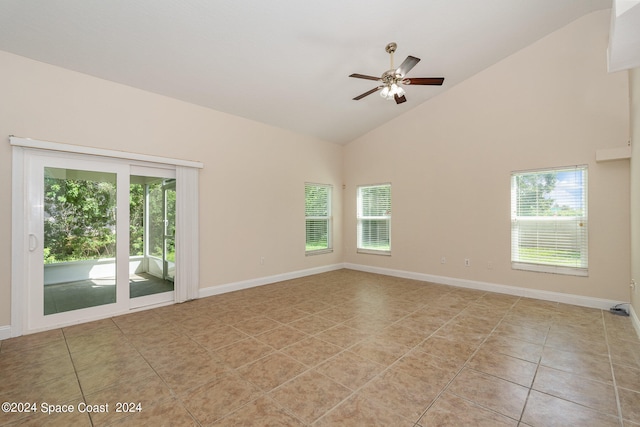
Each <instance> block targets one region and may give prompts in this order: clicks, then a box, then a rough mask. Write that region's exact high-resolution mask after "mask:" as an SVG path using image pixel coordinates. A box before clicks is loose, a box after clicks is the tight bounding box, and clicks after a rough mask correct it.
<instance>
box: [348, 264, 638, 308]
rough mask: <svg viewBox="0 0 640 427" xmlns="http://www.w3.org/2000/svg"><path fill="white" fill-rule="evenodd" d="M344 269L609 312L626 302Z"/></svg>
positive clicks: (404, 273)
mask: <svg viewBox="0 0 640 427" xmlns="http://www.w3.org/2000/svg"><path fill="white" fill-rule="evenodd" d="M344 268H349V269H352V270H359V271H365V272H369V273H377V274H384V275H387V276H393V277H402V278H405V279H414V280H421V281H424V282H431V283H438V284H441V285H450V286H458V287H461V288H468V289H477V290H481V291H488V292H496V293H500V294H508V295H515V296H520V297H526V298H535V299H540V300H545V301H554V302H561V303H564V304H572V305H579V306H582V307H592V308H599V309H601V310H609V308H611V307H613V306H614V305H616V304H620V303H624V302H626V301H614V300H608V299H603V298H594V297H586V296H582V295H573V294H563V293H561V292H552V291H542V290H537V289H529V288H520V287H517V286H508V285H499V284H496V283H488V282H479V281H476V280H467V279H456V278H454V277H446V276H436V275H433V274H425V273H414V272H411V271H403V270H392V269H388V268H380V267H371V266H368V265H360V264H350V263H345V264H344Z"/></svg>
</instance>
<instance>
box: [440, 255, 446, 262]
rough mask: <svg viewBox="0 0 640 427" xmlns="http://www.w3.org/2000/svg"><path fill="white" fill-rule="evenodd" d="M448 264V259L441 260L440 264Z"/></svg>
mask: <svg viewBox="0 0 640 427" xmlns="http://www.w3.org/2000/svg"><path fill="white" fill-rule="evenodd" d="M446 263H447V257H444V256H443V257H442V258H440V264H446Z"/></svg>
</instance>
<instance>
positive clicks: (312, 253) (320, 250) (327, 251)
mask: <svg viewBox="0 0 640 427" xmlns="http://www.w3.org/2000/svg"><path fill="white" fill-rule="evenodd" d="M332 252H333V249H332V248H329V249H318V250H316V251H307V252H305V253H304V256H313V255H322V254H330V253H332Z"/></svg>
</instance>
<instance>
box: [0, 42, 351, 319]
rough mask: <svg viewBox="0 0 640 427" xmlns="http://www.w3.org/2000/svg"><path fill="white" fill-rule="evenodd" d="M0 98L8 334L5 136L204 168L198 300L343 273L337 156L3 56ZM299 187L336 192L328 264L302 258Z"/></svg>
mask: <svg viewBox="0 0 640 427" xmlns="http://www.w3.org/2000/svg"><path fill="white" fill-rule="evenodd" d="M0 94H1V96H0V100H1V102H0V136H1V139H2V142H0V200H2V203H0V326H3V325H8V324H9V323H10V295H11V286H10V282H11V280H10V279H11V269H10V267H11V203H10V202H11V148H10V145H9V142H8V135H11V134H12V135H16V136H21V137H27V138H34V139H41V140H46V141H55V142H63V143H68V144H76V145H85V146H91V147H99V148H107V149H115V150H125V151H130V152H135V153H143V154H152V155H159V156H165V157H175V158H179V159H187V160H197V161H200V162H203V163H204V165H205V168H204V169H203V170H202V171H201V172H200V218H201V220H200V231H201V239H200V250H201V259H200V278H201V287H202V288H205V287H209V286H215V285H220V284H225V283H233V282H237V281H242V280H247V279H253V278H260V277H265V276H271V275H276V274H282V273H288V272H294V271H299V270H305V269H308V268H314V267H319V266H325V265H331V264H335V263H339V262H342V252H341V248H342V242H341V240H340V236H341V234H342V232H341V228H342V224H341V218H342V209H341V200H342V197H341V191H342V190H341V185H342V151H343V147H341V146H339V145H335V144H331V143H327V142H323V141H319V140H314V139H311V138H308V137H305V136H301V135H297V134H294V133H291V132H288V131H284V130H282V129H278V128H274V127H270V126H266V125H263V124H260V123H256V122H253V121H249V120H245V119H242V118H239V117H235V116H231V115H227V114H223V113H220V112H216V111H212V110H209V109H206V108H201V107H197V106H194V105H190V104H187V103H183V102H180V101H176V100H173V99H169V98H166V97H162V96H158V95H155V94H151V93H148V92H144V91H140V90H137V89H133V88H131V87H127V86H123V85H118V84H115V83H111V82H107V81H104V80H100V79H97V78H93V77H90V76H87V75H83V74H78V73H74V72H71V71H68V70H64V69H60V68H57V67H53V66H50V65H46V64H43V63H39V62H35V61H31V60H28V59H25V58H22V57H18V56H15V55H12V54H8V53H4V52H0ZM305 181H310V182H317V183H326V184H333V186H334V191H335V194H334V215H335V218H336V220H335V223H334V232H335V236H336V239H335V247H336V250H335V251H334V252H333V253H332V254H325V255H318V256H310V257H305V255H304V245H305V243H304V183H305ZM261 257H264V258H265V262H264V264H260V259H261Z"/></svg>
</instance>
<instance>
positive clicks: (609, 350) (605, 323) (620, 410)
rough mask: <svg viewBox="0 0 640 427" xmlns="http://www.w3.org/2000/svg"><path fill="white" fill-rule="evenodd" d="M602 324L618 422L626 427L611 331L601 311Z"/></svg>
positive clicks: (622, 426)
mask: <svg viewBox="0 0 640 427" xmlns="http://www.w3.org/2000/svg"><path fill="white" fill-rule="evenodd" d="M601 318H602V324H603V326H604V342H605V343H606V344H607V356H608V358H609V367H610V369H611V379H612V381H613V392H614V394H615V396H616V406H617V409H618V422H619V423H620V426H621V427H624V418H623V416H622V405H621V404H620V393H618V384H617V381H616V374H615V371H614V369H613V358H612V357H611V345H610V344H609V331H608V328H607V322H606V321H605V320H604V319H605V318H604V310H601Z"/></svg>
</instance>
